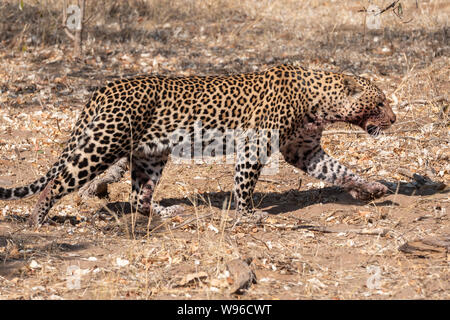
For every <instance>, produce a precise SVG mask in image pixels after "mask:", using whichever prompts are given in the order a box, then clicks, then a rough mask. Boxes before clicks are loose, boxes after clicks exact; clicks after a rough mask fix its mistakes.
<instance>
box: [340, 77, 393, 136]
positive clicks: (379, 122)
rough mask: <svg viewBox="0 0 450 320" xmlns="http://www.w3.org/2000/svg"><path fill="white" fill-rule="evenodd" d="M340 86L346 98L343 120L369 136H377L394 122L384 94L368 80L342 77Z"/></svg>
mask: <svg viewBox="0 0 450 320" xmlns="http://www.w3.org/2000/svg"><path fill="white" fill-rule="evenodd" d="M342 84H343V86H344V89H345V90H344V91H345V94H346V96H347V99H346V103H345V106H344V107H345V109H346V110H345V118H346V119H345V120H346V121H347V122H350V123H352V124H355V125H358V126H359V127H361V128H362V129H363V130H365V131H366V132H367V133H368V134H370V135H371V136H374V137H376V136H378V135H379V134H380V133H381V131H383V130H386V129H388V128H389V127H390V126H391V125H392V124H393V123H394V122H395V120H396V117H395V114H394V112H393V111H392V109H391V107H390V105H389V101H388V100H387V99H386V96H385V95H384V93H383V92H382V91H381V90H380V89H379V88H377V87H376V86H375V85H373V84H372V83H371V82H370V81H369V80H367V79H364V78H361V77H356V76H350V75H343V76H342Z"/></svg>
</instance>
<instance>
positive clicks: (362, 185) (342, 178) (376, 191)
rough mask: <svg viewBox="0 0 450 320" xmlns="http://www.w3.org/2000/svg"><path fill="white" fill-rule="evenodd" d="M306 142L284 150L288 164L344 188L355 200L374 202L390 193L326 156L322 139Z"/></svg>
mask: <svg viewBox="0 0 450 320" xmlns="http://www.w3.org/2000/svg"><path fill="white" fill-rule="evenodd" d="M305 140H306V139H305ZM306 141H307V142H306V143H305V142H303V143H302V141H300V142H299V141H297V142H296V143H293V144H292V145H290V146H288V147H286V148H284V150H282V153H283V155H284V157H285V159H286V161H287V162H288V163H290V164H292V165H294V166H296V167H297V168H299V169H302V170H303V171H305V172H306V173H308V174H309V175H311V176H313V177H315V178H317V179H321V180H323V181H326V182H329V183H332V184H335V185H338V186H341V187H343V188H344V189H345V190H347V191H348V192H349V193H350V194H351V195H352V197H353V198H355V199H359V200H364V201H367V200H372V199H375V198H380V197H382V196H383V195H384V194H385V193H386V192H387V191H388V188H387V187H386V186H385V185H383V184H381V183H378V182H368V181H366V180H364V179H363V178H361V177H359V176H358V175H356V174H355V173H353V172H352V171H351V170H349V169H347V168H346V167H345V166H344V165H342V164H340V163H339V162H338V161H337V160H336V159H334V158H332V157H330V156H329V155H328V154H326V153H325V151H324V150H323V149H322V148H321V146H320V139H319V140H316V141H312V142H311V140H306Z"/></svg>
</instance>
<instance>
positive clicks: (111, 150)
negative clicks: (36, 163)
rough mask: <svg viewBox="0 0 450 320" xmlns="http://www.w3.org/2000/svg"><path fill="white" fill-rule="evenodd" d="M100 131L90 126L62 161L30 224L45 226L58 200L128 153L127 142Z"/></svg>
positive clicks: (39, 201) (94, 126)
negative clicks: (50, 211)
mask: <svg viewBox="0 0 450 320" xmlns="http://www.w3.org/2000/svg"><path fill="white" fill-rule="evenodd" d="M97 128H98V123H95V122H93V123H91V124H90V125H89V127H88V128H87V129H86V130H85V131H84V133H83V135H82V136H81V137H80V139H79V142H78V144H77V146H76V147H74V149H73V150H71V152H70V154H67V155H66V156H65V157H63V158H61V159H60V160H61V161H60V162H61V163H62V164H61V168H60V170H59V172H58V173H57V174H56V175H55V177H54V178H53V179H52V180H50V182H49V183H48V185H47V186H46V187H45V189H44V190H43V192H42V195H41V196H40V198H39V200H38V202H37V204H36V206H35V208H34V210H33V212H32V214H31V216H30V220H29V222H30V224H31V225H40V224H42V223H43V221H44V219H45V217H46V216H47V214H48V212H49V210H50V209H51V208H52V206H53V205H54V204H55V202H56V201H57V200H59V199H61V198H62V197H63V196H65V195H67V194H69V193H71V192H73V191H76V190H77V189H79V188H80V187H82V186H83V185H84V184H86V183H87V182H88V181H90V180H92V179H94V178H95V177H96V176H98V175H99V174H101V173H102V172H103V171H105V170H106V169H108V168H109V167H110V166H111V165H112V164H113V163H115V162H116V161H117V160H118V159H120V158H121V157H123V156H125V155H126V154H127V153H128V150H125V149H123V147H122V146H123V145H126V143H123V141H121V142H119V143H114V142H118V141H115V140H117V139H115V138H114V137H111V136H110V135H108V134H107V133H105V132H103V131H102V130H98V129H97ZM107 142H108V143H107ZM125 142H126V141H125Z"/></svg>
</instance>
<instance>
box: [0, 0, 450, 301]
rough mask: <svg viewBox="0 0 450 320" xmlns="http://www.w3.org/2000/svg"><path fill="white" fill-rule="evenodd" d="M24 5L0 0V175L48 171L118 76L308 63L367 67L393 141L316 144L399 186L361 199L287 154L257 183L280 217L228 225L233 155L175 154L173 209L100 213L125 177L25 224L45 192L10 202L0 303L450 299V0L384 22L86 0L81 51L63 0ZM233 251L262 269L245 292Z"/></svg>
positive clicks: (333, 13)
mask: <svg viewBox="0 0 450 320" xmlns="http://www.w3.org/2000/svg"><path fill="white" fill-rule="evenodd" d="M23 2H24V6H23V8H22V10H20V9H19V7H18V1H3V2H1V3H0V185H1V186H15V185H22V184H25V183H28V182H30V181H32V180H34V179H35V178H36V177H39V176H40V175H42V174H43V173H45V172H46V170H47V169H48V168H49V167H50V165H51V163H53V161H55V159H56V157H57V155H58V154H59V152H60V151H61V149H62V146H63V142H64V140H65V139H66V138H67V137H68V134H69V132H70V128H71V126H72V125H73V123H74V120H75V118H76V116H77V114H78V113H79V111H80V109H81V107H82V105H83V104H84V103H85V102H86V101H87V99H89V96H90V94H91V92H92V91H93V90H94V89H95V88H96V87H97V86H100V85H102V84H104V83H105V82H106V81H108V80H111V79H115V78H118V77H122V76H129V75H135V74H142V73H160V74H173V75H175V74H176V75H189V74H212V73H220V74H224V73H234V72H246V71H254V70H262V69H265V68H267V67H269V66H272V65H275V64H279V63H284V62H290V63H294V62H297V63H300V64H302V65H305V66H311V67H317V68H325V69H329V70H335V71H346V72H350V73H356V74H362V75H364V76H367V77H369V78H371V79H372V80H373V81H375V82H376V83H377V84H378V85H379V86H380V87H381V88H382V89H383V90H384V91H385V92H386V93H387V95H388V96H389V97H390V98H391V99H392V101H393V106H394V110H395V112H396V113H397V119H398V120H397V123H396V124H395V125H394V126H393V128H392V129H391V130H390V131H389V132H388V133H387V134H386V135H385V136H383V137H381V138H379V139H376V140H374V139H372V138H370V137H369V136H367V135H366V134H364V133H362V132H361V131H359V130H358V129H357V128H354V127H349V126H332V127H330V128H328V130H327V133H326V134H325V136H324V139H323V145H324V148H325V149H326V150H327V151H328V152H329V153H330V154H331V155H333V156H334V157H336V158H338V159H339V160H341V161H342V162H343V163H346V164H347V165H348V166H350V167H352V168H353V169H354V170H356V171H358V172H359V173H360V174H361V175H363V176H365V177H367V178H368V179H372V180H383V181H385V182H386V183H388V184H389V185H390V187H391V189H392V191H393V192H392V194H390V195H387V196H386V197H384V198H382V199H380V200H377V201H374V202H371V203H360V202H357V201H354V200H352V199H351V198H350V196H349V195H348V194H346V193H345V192H343V191H342V190H340V189H339V188H336V187H329V186H324V185H323V184H321V183H320V182H318V181H316V180H314V179H312V178H310V177H308V176H306V175H304V174H303V173H301V172H299V171H298V170H296V169H295V168H293V167H291V166H289V165H287V164H286V163H284V162H283V161H281V163H280V172H279V173H278V174H276V175H271V176H264V177H262V179H261V181H260V182H259V183H258V185H257V190H256V191H257V194H256V195H255V202H256V203H257V204H258V206H259V207H260V208H262V209H264V210H266V211H268V212H269V213H271V215H270V217H269V218H268V219H267V220H266V221H265V222H264V223H262V224H260V225H252V224H245V225H240V226H234V227H233V225H232V219H233V211H232V210H228V209H227V208H226V206H225V207H224V205H223V202H224V200H225V199H229V197H230V191H231V190H232V166H231V165H222V164H216V165H206V164H195V163H191V164H184V165H178V164H174V163H170V164H169V165H168V167H167V168H166V170H165V173H164V176H163V178H162V181H161V184H160V185H159V187H158V189H157V192H156V198H157V199H158V200H162V201H163V203H165V204H181V205H183V206H184V207H185V209H186V212H185V214H184V215H182V216H178V217H175V218H173V219H171V220H165V221H161V220H159V219H153V220H151V221H149V220H148V219H147V218H145V217H143V216H140V215H136V214H123V215H121V214H120V213H121V210H118V213H119V214H118V215H117V216H112V217H111V216H109V215H108V214H104V213H102V212H98V209H100V208H102V207H104V206H105V204H106V203H107V202H109V203H113V204H114V203H115V204H120V202H126V201H127V199H128V194H129V190H130V183H129V176H128V175H126V176H125V177H124V179H122V180H121V182H119V183H115V184H113V185H110V186H109V199H106V200H105V199H98V198H95V199H92V200H90V201H83V200H81V199H80V198H79V197H78V196H77V195H76V194H72V195H70V196H67V197H65V198H64V199H63V200H62V201H60V202H59V203H58V205H56V206H55V207H54V209H53V210H52V211H51V215H52V216H53V219H52V221H51V223H50V224H47V225H45V226H43V227H42V228H40V229H39V230H33V229H30V228H27V227H26V226H25V224H24V223H23V221H24V217H26V216H27V214H29V213H30V211H31V209H32V206H33V204H34V203H35V201H36V198H31V199H25V200H21V201H14V202H1V203H0V210H1V211H0V298H8V299H61V298H73V299H102V298H106V299H111V298H112V299H116V298H120V299H123V298H126V299H161V298H168V299H173V298H188V299H191V298H192V299H212V298H224V299H228V298H231V299H237V298H239V299H260V298H263V299H309V298H314V299H330V298H331V299H386V298H388V299H391V298H395V299H398V298H400V299H417V298H419V299H421V298H425V299H449V298H450V285H449V283H450V281H449V280H450V279H449V261H450V258H449V257H450V256H449V241H450V222H449V215H448V213H449V211H450V210H449V209H450V208H449V207H450V206H449V199H448V194H449V193H448V190H449V189H448V187H447V186H446V184H448V183H449V178H450V165H449V136H448V130H449V115H448V98H449V97H448V92H449V88H450V84H449V76H450V72H449V71H450V70H449V62H450V59H449V54H450V47H449V43H450V41H449V32H450V30H449V26H448V19H449V12H450V4H449V2H448V1H447V0H421V1H419V2H418V3H419V8H416V7H415V1H402V2H404V6H403V10H404V19H403V20H401V19H399V18H397V17H396V16H395V15H394V14H392V12H386V13H384V14H383V15H382V26H383V28H382V29H380V30H368V29H366V28H364V24H363V21H364V13H359V12H358V10H360V9H361V8H362V7H364V6H367V1H362V0H361V1H332V0H310V1H294V0H274V1H266V0H264V1H262V0H253V1H252V0H241V1H236V0H188V1H186V0H168V1H158V0H148V1H144V0H142V1H137V0H136V1H106V0H105V1H92V2H91V1H88V2H89V4H88V6H87V9H86V16H87V18H88V19H89V21H88V23H87V24H86V26H85V32H86V33H85V41H84V56H83V57H82V58H81V59H77V58H75V57H74V56H73V55H72V47H71V43H70V40H68V39H67V37H66V35H65V33H64V31H63V29H62V27H61V14H62V8H61V2H62V1H51V0H49V1H38V0H34V1H32V0H30V1H26V0H25V1H23ZM374 2H377V3H379V4H380V7H381V6H386V5H387V4H389V2H390V1H381V0H380V1H374ZM410 19H412V21H410V22H408V23H405V22H407V21H409V20H410ZM414 174H416V175H415V176H413V175H414ZM424 177H425V178H424ZM399 248H400V249H401V250H399ZM236 258H240V259H246V258H252V263H251V268H252V269H253V270H254V271H255V274H256V277H257V283H256V284H252V285H251V287H250V288H249V289H248V290H247V291H246V292H245V293H244V294H243V295H235V294H230V292H231V291H233V290H232V289H231V288H233V286H234V285H235V282H236V279H235V278H234V276H233V274H232V273H230V272H228V271H227V264H228V263H229V262H230V261H231V260H233V259H236ZM74 266H75V267H74ZM374 267H375V268H374ZM371 268H372V269H371ZM377 268H378V269H377ZM77 277H79V279H81V281H80V283H79V285H80V287H79V288H77V286H76V281H75V282H73V281H74V280H76V279H77ZM71 281H72V282H71ZM70 284H75V288H74V287H73V286H71V285H70Z"/></svg>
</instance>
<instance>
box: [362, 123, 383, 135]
mask: <svg viewBox="0 0 450 320" xmlns="http://www.w3.org/2000/svg"><path fill="white" fill-rule="evenodd" d="M366 131H367V133H368V134H369V135H370V136H372V137H378V136H379V135H380V133H381V127H379V126H376V125H374V124H368V125H367V126H366Z"/></svg>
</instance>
